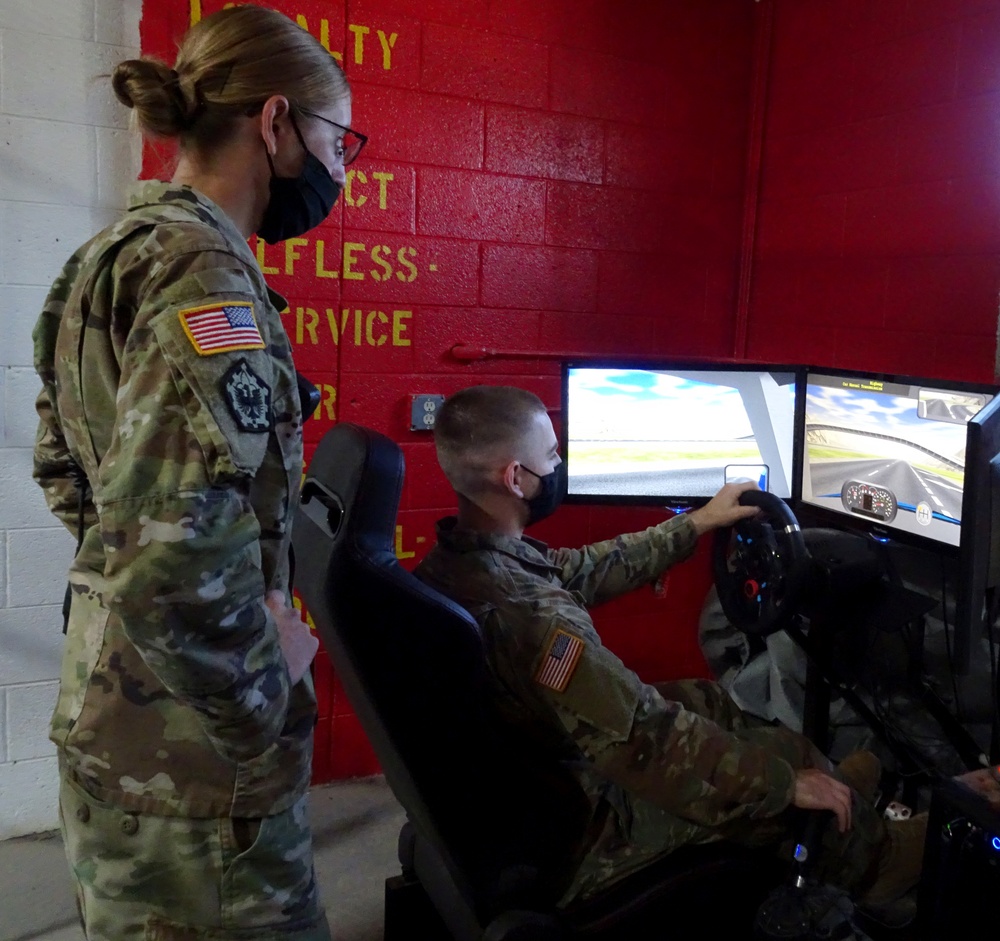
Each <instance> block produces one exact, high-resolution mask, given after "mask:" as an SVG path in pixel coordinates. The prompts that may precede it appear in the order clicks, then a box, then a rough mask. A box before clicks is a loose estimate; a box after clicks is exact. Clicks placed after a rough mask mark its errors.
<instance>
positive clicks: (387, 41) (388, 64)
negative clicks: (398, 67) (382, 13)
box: [377, 30, 399, 72]
mask: <svg viewBox="0 0 1000 941" xmlns="http://www.w3.org/2000/svg"><path fill="white" fill-rule="evenodd" d="M377 32H378V41H379V42H380V43H381V44H382V68H383V69H385V70H386V71H387V72H388V71H389V69H391V68H392V47H393V46H395V45H396V40H397V39H398V38H399V34H398V33H390V34H389V35H388V36H386V35H385V33H383V32H382V30H377Z"/></svg>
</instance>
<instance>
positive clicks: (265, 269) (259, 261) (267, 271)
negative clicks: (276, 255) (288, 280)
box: [257, 235, 278, 274]
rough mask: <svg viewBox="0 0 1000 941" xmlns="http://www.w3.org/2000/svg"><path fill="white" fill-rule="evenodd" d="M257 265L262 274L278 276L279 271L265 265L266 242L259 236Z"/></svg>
mask: <svg viewBox="0 0 1000 941" xmlns="http://www.w3.org/2000/svg"><path fill="white" fill-rule="evenodd" d="M257 265H258V266H259V267H260V270H261V274H277V273H278V269H277V268H275V267H273V266H271V265H268V264H265V262H264V240H263V239H262V238H261V237H260V236H259V235H258V236H257Z"/></svg>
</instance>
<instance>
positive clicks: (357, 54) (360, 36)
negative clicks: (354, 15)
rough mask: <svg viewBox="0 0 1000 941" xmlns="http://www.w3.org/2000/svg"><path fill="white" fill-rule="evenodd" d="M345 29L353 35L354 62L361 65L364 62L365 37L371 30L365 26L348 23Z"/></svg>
mask: <svg viewBox="0 0 1000 941" xmlns="http://www.w3.org/2000/svg"><path fill="white" fill-rule="evenodd" d="M347 28H348V29H349V30H350V31H351V32H352V33H354V61H355V62H356V63H357V64H358V65H361V64H362V63H363V62H364V61H365V36H367V35H368V34H369V33H370V32H371V30H370V29H369V28H368V27H367V26H358V25H357V24H356V23H348V25H347Z"/></svg>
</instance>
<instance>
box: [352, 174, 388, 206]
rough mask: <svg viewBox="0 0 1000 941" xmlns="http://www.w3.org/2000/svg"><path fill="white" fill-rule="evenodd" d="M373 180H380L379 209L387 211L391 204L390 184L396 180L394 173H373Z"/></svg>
mask: <svg viewBox="0 0 1000 941" xmlns="http://www.w3.org/2000/svg"><path fill="white" fill-rule="evenodd" d="M372 179H373V180H378V208H379V209H385V208H386V206H387V205H388V204H389V192H388V190H389V184H390V183H391V182H392V181H393V180H394V179H395V176H394V175H393V174H392V173H373V174H372ZM358 205H361V204H360V203H359V204H358Z"/></svg>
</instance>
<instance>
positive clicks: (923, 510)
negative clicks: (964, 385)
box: [801, 372, 992, 546]
mask: <svg viewBox="0 0 1000 941" xmlns="http://www.w3.org/2000/svg"><path fill="white" fill-rule="evenodd" d="M805 392H806V395H805V435H804V448H805V451H804V460H803V462H802V488H801V490H802V494H801V495H802V500H803V502H805V503H808V504H812V505H814V506H818V507H822V508H824V509H827V510H831V511H834V512H836V513H843V514H847V515H849V516H853V517H855V518H856V519H858V520H862V521H868V522H870V523H872V524H875V525H878V526H884V527H886V528H887V529H895V530H898V531H902V532H905V533H910V534H912V535H915V536H922V537H924V538H927V539H933V540H936V541H938V542H942V543H945V544H948V545H952V546H958V545H959V543H960V541H961V521H962V492H963V486H964V483H965V445H966V434H967V424H968V422H969V419H970V418H972V417H973V416H974V415H976V414H977V413H978V412H979V410H980V409H982V408H983V406H985V405H986V404H987V402H989V401H990V399H991V398H992V396H991V395H989V394H987V393H985V392H976V391H969V390H965V389H960V388H947V387H946V386H945V385H943V384H942V385H939V386H938V385H934V386H932V385H920V384H916V383H915V381H910V380H895V381H890V380H882V379H877V378H874V377H865V376H857V375H843V374H841V375H838V374H824V373H814V372H810V373H808V374H807V377H806V390H805Z"/></svg>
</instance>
